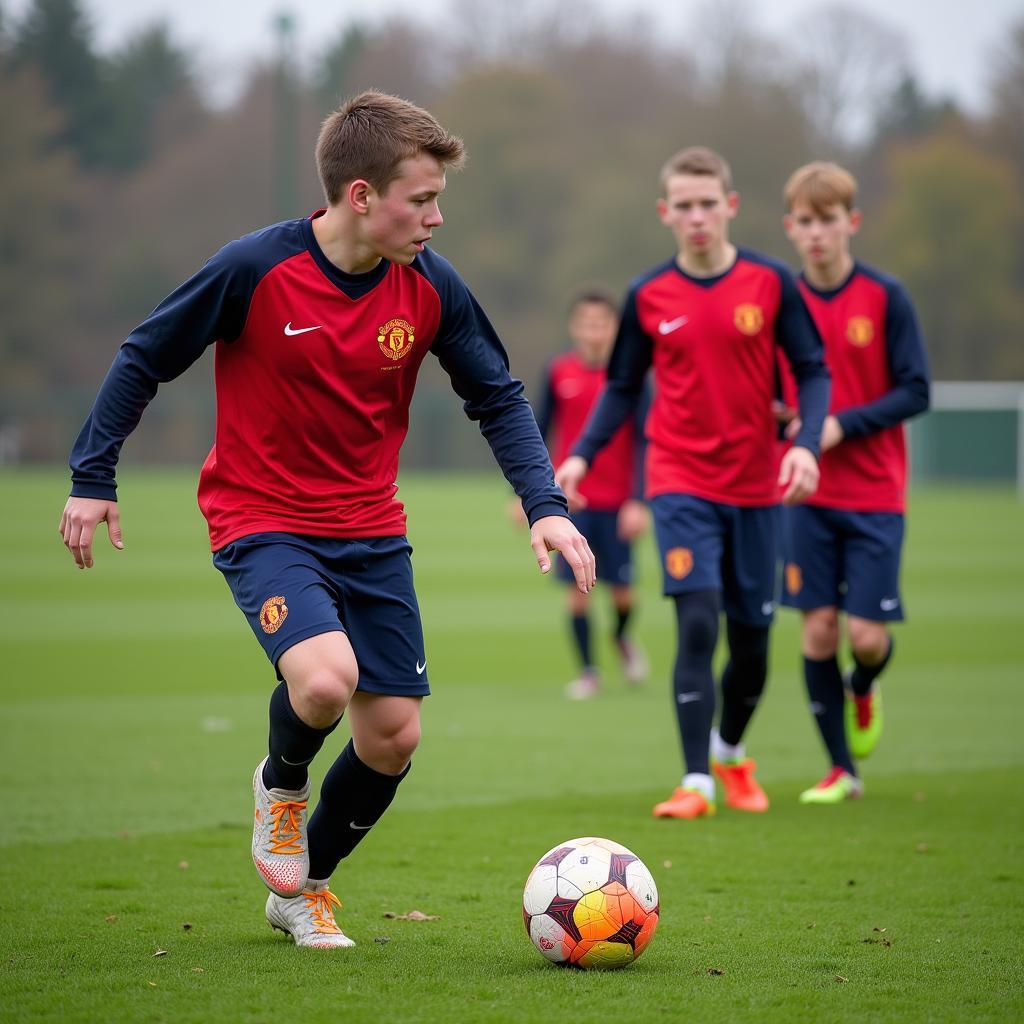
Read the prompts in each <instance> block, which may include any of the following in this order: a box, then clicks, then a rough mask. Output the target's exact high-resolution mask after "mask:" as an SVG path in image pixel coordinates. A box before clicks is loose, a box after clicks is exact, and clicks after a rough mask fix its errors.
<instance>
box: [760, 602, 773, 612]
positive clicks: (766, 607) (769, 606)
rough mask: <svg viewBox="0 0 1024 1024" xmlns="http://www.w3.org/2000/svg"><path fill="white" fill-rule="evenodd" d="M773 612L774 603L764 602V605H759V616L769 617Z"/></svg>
mask: <svg viewBox="0 0 1024 1024" xmlns="http://www.w3.org/2000/svg"><path fill="white" fill-rule="evenodd" d="M773 611H775V602H774V601H765V602H764V604H762V605H761V614H762V615H771V613H772V612H773Z"/></svg>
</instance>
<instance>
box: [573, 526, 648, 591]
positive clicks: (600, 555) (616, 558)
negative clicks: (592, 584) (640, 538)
mask: <svg viewBox="0 0 1024 1024" xmlns="http://www.w3.org/2000/svg"><path fill="white" fill-rule="evenodd" d="M570 518H571V519H572V521H573V523H574V524H575V525H576V529H577V530H579V531H580V533H582V534H583V536H584V537H586V538H587V543H588V544H589V545H590V550H591V551H593V552H594V558H595V559H596V560H597V578H598V579H599V580H604V582H605V583H611V584H613V585H615V586H621V587H628V586H629V585H630V584H631V583H632V582H633V556H632V552H631V550H630V545H629V543H628V542H627V541H624V540H623V539H622V538H621V537H620V536H619V514H618V512H594V511H591V510H590V509H586V508H584V509H581V510H580V511H579V512H573V514H572V516H571V517H570ZM556 561H557V562H558V566H557V569H556V572H557V574H558V578H559V579H560V580H564V581H565V582H566V583H575V582H576V577H575V575H573V571H572V566H570V565H569V563H568V562H567V561H566V560H565V559H564V558H562V557H561V555H559V557H558V558H557V559H556Z"/></svg>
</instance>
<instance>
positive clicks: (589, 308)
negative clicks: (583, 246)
mask: <svg viewBox="0 0 1024 1024" xmlns="http://www.w3.org/2000/svg"><path fill="white" fill-rule="evenodd" d="M618 325H619V314H618V309H617V307H616V304H615V302H614V300H613V299H612V298H611V297H610V296H609V295H606V294H605V293H604V292H600V291H586V292H581V293H580V294H579V295H578V296H577V297H576V299H575V301H574V302H573V304H572V308H571V309H570V311H569V324H568V330H569V337H570V339H571V341H572V344H573V347H572V349H571V350H570V351H568V352H564V353H562V354H561V355H559V356H556V357H555V358H554V359H553V360H552V361H551V362H550V363H549V364H548V366H547V369H546V370H545V373H544V379H543V381H542V385H541V389H540V399H539V401H538V402H537V407H536V413H537V423H538V425H539V426H540V432H541V435H542V436H543V437H544V438H545V439H546V440H547V441H548V444H549V446H550V450H551V457H552V460H553V461H554V463H555V465H556V466H557V465H559V464H560V463H561V462H562V461H563V460H564V459H566V458H567V457H568V455H569V453H570V452H571V451H572V446H573V444H574V443H575V442H576V441H577V440H578V438H579V436H580V434H581V433H582V431H583V426H584V424H585V423H586V421H587V417H588V416H589V415H590V414H591V412H592V411H593V409H594V406H595V405H596V403H597V399H598V396H599V395H600V393H601V391H602V389H603V388H604V384H605V380H606V378H607V367H608V357H609V356H610V355H611V351H612V345H613V344H614V342H615V332H616V330H617V329H618ZM649 404H650V403H649V400H647V401H641V402H640V403H639V404H638V406H637V412H636V415H635V416H634V417H633V418H632V419H630V420H627V421H626V422H625V423H623V425H622V426H621V427H620V428H619V430H618V432H617V433H616V434H615V436H614V437H613V438H612V440H611V442H610V444H609V445H608V447H607V448H605V449H604V451H602V452H601V454H600V455H598V456H597V458H596V459H595V462H594V467H593V469H592V470H591V472H590V473H589V474H588V475H587V478H586V480H585V481H584V482H583V483H582V485H581V486H580V497H581V498H582V499H583V501H584V502H585V504H584V505H583V507H580V508H570V514H571V515H572V519H573V522H574V523H575V524H576V526H577V528H578V529H579V531H580V533H582V534H583V536H584V537H586V538H587V540H588V542H589V543H590V548H591V550H592V551H593V552H594V557H595V558H596V560H597V578H598V579H599V580H604V581H606V582H607V583H608V584H609V586H610V589H611V596H612V604H613V607H614V611H615V628H614V632H613V637H614V641H615V645H616V648H617V649H618V652H619V658H620V660H621V664H622V671H623V674H624V675H625V677H626V679H627V680H628V681H629V682H630V683H641V682H643V681H644V679H646V677H647V659H646V658H645V657H644V654H643V652H642V650H641V649H640V647H639V645H638V644H637V643H636V642H635V641H634V640H633V639H632V638H631V637H630V636H629V634H628V632H627V628H628V626H629V622H630V618H631V616H632V614H633V610H634V606H635V595H634V590H633V557H632V549H631V544H632V542H633V541H634V540H635V539H636V538H637V537H639V536H640V535H642V534H643V533H645V532H646V531H647V529H648V527H649V525H650V514H649V513H648V511H647V506H646V505H645V504H644V502H643V428H644V419H645V417H646V415H647V407H648V406H649ZM558 575H559V578H560V579H562V580H563V581H564V582H565V583H566V584H570V586H569V587H568V607H569V618H570V625H571V628H572V636H573V642H574V645H575V648H576V653H577V656H578V658H579V666H580V674H579V677H578V678H576V679H574V680H573V681H572V682H571V683H570V684H569V686H568V687H567V690H566V693H567V695H568V696H569V697H570V698H572V699H574V700H586V699H587V698H589V697H593V696H595V695H596V694H597V693H598V691H599V689H600V685H601V677H600V673H599V671H598V668H597V659H596V658H595V656H594V649H593V642H592V639H591V628H590V625H591V624H590V618H589V615H588V606H589V604H590V597H589V595H587V594H583V593H581V592H580V590H579V588H578V587H575V586H571V584H572V580H573V577H572V569H571V567H570V566H568V565H567V564H566V563H565V562H564V561H562V560H561V559H559V561H558Z"/></svg>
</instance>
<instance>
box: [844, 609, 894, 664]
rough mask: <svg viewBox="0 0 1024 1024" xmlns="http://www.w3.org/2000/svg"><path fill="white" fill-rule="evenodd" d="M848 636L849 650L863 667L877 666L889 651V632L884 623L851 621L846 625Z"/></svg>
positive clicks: (860, 620)
mask: <svg viewBox="0 0 1024 1024" xmlns="http://www.w3.org/2000/svg"><path fill="white" fill-rule="evenodd" d="M847 631H848V633H849V635H850V649H851V650H852V651H853V653H854V655H855V657H856V658H857V660H858V661H861V662H863V663H864V664H865V665H877V664H878V663H879V662H880V661H882V659H883V658H885V655H886V652H887V651H888V650H889V630H888V628H887V627H886V625H885V623H884V622H872V621H870V620H869V619H853V618H851V619H850V621H849V622H848V623H847Z"/></svg>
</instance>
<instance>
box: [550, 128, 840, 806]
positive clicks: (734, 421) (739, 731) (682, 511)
mask: <svg viewBox="0 0 1024 1024" xmlns="http://www.w3.org/2000/svg"><path fill="white" fill-rule="evenodd" d="M661 188H662V195H661V197H660V198H659V199H658V201H657V210H658V216H659V217H660V219H661V222H662V223H663V224H664V225H665V226H666V227H667V228H668V229H669V230H670V231H671V232H672V235H673V237H674V239H675V243H676V252H675V255H674V256H673V257H672V259H670V260H667V261H665V262H663V263H661V264H659V265H658V266H656V267H655V268H654V269H653V270H650V271H648V272H647V273H645V274H643V275H642V276H641V277H639V278H637V279H636V280H635V281H634V282H633V284H632V285H631V286H630V289H629V292H628V294H627V297H626V302H625V305H624V308H623V311H622V318H621V324H620V327H619V333H618V337H617V339H616V342H615V348H614V351H613V352H612V358H611V363H610V365H609V368H608V384H607V386H606V388H605V391H604V394H603V396H602V398H601V401H600V404H599V405H598V408H597V410H596V411H595V413H594V416H593V418H592V419H591V421H590V423H589V425H588V427H587V430H586V432H585V433H584V435H583V437H582V438H581V439H580V441H579V442H577V444H576V446H575V454H574V455H573V456H571V457H570V458H569V459H567V460H566V461H565V462H564V463H563V464H562V465H561V467H559V470H558V473H557V476H556V478H557V479H558V481H559V483H561V484H562V486H563V487H564V488H565V491H566V495H567V496H568V498H569V499H570V501H572V500H574V498H575V497H576V494H577V489H578V486H579V483H580V482H581V481H582V479H583V477H584V476H585V474H586V472H587V470H588V468H589V466H590V464H591V463H592V462H593V460H594V457H595V455H596V454H597V452H598V451H600V450H601V448H602V447H603V446H604V445H605V444H607V442H608V440H609V439H610V438H611V436H612V435H613V434H614V432H615V430H616V429H617V428H618V427H619V425H620V424H621V423H622V422H623V421H624V420H625V419H626V417H627V416H629V414H630V412H631V410H632V409H633V408H634V407H635V405H636V402H637V400H638V398H639V396H640V394H641V390H642V388H643V383H644V379H645V377H646V375H647V371H648V369H650V368H651V367H653V370H654V401H653V403H652V406H651V412H650V415H649V416H648V417H647V431H646V433H647V458H646V490H647V497H648V500H649V503H650V506H651V510H652V512H653V514H654V527H655V533H656V535H657V540H658V546H659V548H660V550H661V559H662V570H663V578H664V592H665V594H666V595H667V596H669V597H671V598H672V600H673V602H674V605H675V613H676V624H677V630H678V638H679V639H678V649H677V654H676V661H675V667H674V671H673V677H672V684H673V697H674V702H675V707H676V711H677V715H678V726H679V733H680V737H681V740H682V747H683V758H684V761H685V763H686V771H685V774H684V775H683V778H682V781H681V784H680V785H679V786H678V787H677V788H676V789H675V791H674V792H673V793H672V795H671V796H670V797H669V798H668V799H667V800H664V801H662V802H661V803H659V804H657V805H656V806H655V808H654V814H655V815H656V816H657V817H670V818H699V817H703V816H705V815H710V814H713V813H714V812H715V809H716V802H715V783H714V780H713V779H712V776H711V771H712V770H714V772H715V774H716V775H717V777H718V779H719V780H720V781H721V783H722V785H723V787H724V789H725V801H726V804H727V806H730V807H735V808H738V809H741V810H746V811H764V810H767V808H768V799H767V796H766V795H765V793H764V790H763V789H762V788H761V787H760V785H759V784H758V782H757V780H756V779H755V778H754V767H755V766H754V762H753V761H752V760H751V759H750V758H748V757H746V753H745V750H744V748H743V734H744V732H745V730H746V727H747V725H748V723H749V721H750V718H751V715H752V714H753V713H754V710H755V708H756V706H757V704H758V701H759V700H760V697H761V693H762V690H763V689H764V684H765V678H766V675H767V669H768V631H769V627H770V625H771V621H772V616H773V612H774V608H775V597H776V594H775V586H776V583H775V580H776V538H777V535H778V502H779V487H780V485H781V487H782V489H783V500H784V501H785V502H786V503H795V502H799V501H802V500H803V499H805V498H807V497H809V496H810V495H811V494H812V493H813V492H814V489H815V487H816V486H817V482H818V462H817V450H818V435H819V433H820V430H821V423H822V420H823V419H824V416H825V410H826V407H827V404H828V372H827V370H826V369H825V366H824V362H823V359H822V348H821V340H820V338H819V337H818V333H817V331H816V330H815V328H814V324H813V322H812V321H811V318H810V316H809V314H808V312H807V308H806V306H805V305H804V302H803V300H802V299H801V298H800V293H799V291H798V290H797V286H796V282H795V280H794V279H793V276H792V274H790V272H789V271H788V270H787V269H786V268H785V267H784V266H783V265H782V264H780V263H777V262H776V261H774V260H771V259H769V258H767V257H765V256H762V255H760V254H758V253H755V252H752V251H751V250H749V249H742V248H738V247H737V246H735V245H733V244H732V242H730V241H729V227H730V223H731V221H732V219H733V218H734V217H735V216H736V213H737V211H738V210H739V196H738V195H737V194H736V192H734V191H733V189H732V182H731V175H730V171H729V166H728V164H727V163H726V162H725V160H724V159H723V158H722V157H721V156H720V155H719V154H718V153H715V152H714V151H713V150H710V149H706V148H703V147H692V148H690V149H685V150H682V151H681V152H679V153H677V154H676V155H675V156H673V157H672V158H671V159H670V160H669V161H668V162H667V163H666V164H665V166H664V168H663V170H662V173H661ZM779 346H781V348H782V349H783V351H784V352H785V353H786V355H787V357H788V359H789V362H790V363H791V365H792V366H793V368H794V372H795V374H796V379H797V381H798V383H799V404H800V411H801V413H802V416H803V422H802V427H801V429H800V431H799V433H798V434H797V436H796V438H795V441H794V445H793V447H792V448H790V450H789V451H788V452H787V453H786V455H785V457H784V458H783V459H782V465H781V468H780V467H779V465H778V460H777V456H776V429H777V428H776V424H775V421H774V416H773V411H772V405H773V398H774V395H775V389H776V385H775V366H776V348H777V347H779ZM723 609H724V611H725V618H726V634H727V639H728V645H729V661H728V664H727V665H726V667H725V670H724V672H723V674H722V713H721V716H720V719H719V722H718V729H717V731H716V733H715V734H714V736H713V737H712V723H713V721H714V712H715V680H714V677H713V675H712V668H711V662H712V657H713V655H714V651H715V645H716V643H717V640H718V630H719V615H720V613H721V611H722V610H723ZM712 755H713V762H712Z"/></svg>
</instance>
